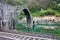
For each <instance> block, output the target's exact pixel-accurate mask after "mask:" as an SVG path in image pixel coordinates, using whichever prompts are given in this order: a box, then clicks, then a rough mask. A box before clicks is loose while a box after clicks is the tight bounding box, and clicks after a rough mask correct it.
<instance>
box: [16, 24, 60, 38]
mask: <svg viewBox="0 0 60 40" xmlns="http://www.w3.org/2000/svg"><path fill="white" fill-rule="evenodd" d="M16 26H17V27H16V29H17V30H20V31H26V32H37V33H43V34H53V33H54V35H56V36H59V37H60V25H59V24H50V25H48V24H39V25H35V27H34V30H33V28H26V27H25V26H26V24H17V25H16ZM42 26H48V27H49V26H50V27H52V26H54V27H55V26H58V27H59V28H58V29H45V28H42Z"/></svg>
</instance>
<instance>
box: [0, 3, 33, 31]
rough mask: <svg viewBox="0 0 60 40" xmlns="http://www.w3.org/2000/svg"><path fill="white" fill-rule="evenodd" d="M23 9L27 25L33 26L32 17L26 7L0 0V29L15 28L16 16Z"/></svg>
mask: <svg viewBox="0 0 60 40" xmlns="http://www.w3.org/2000/svg"><path fill="white" fill-rule="evenodd" d="M21 11H23V12H24V13H25V15H26V18H27V26H28V27H30V28H31V27H32V26H33V18H32V15H31V14H30V11H29V9H28V8H27V7H25V6H24V7H23V6H12V5H9V4H6V3H3V2H0V29H1V30H11V29H12V30H15V29H16V26H15V25H16V23H18V16H19V14H20V12H21Z"/></svg>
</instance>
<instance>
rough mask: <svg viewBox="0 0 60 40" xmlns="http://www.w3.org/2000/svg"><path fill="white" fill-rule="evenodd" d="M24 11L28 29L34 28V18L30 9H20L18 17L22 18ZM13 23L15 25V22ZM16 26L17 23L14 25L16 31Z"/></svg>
mask: <svg viewBox="0 0 60 40" xmlns="http://www.w3.org/2000/svg"><path fill="white" fill-rule="evenodd" d="M22 11H23V12H24V14H25V16H26V20H27V28H32V26H33V17H32V15H31V13H30V11H29V9H28V8H22V9H19V10H18V12H17V14H18V17H19V16H20V15H19V14H20V13H21V12H22ZM16 19H17V18H16ZM13 23H15V21H14V22H13ZM15 25H16V23H15V24H14V25H13V29H16V28H15Z"/></svg>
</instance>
